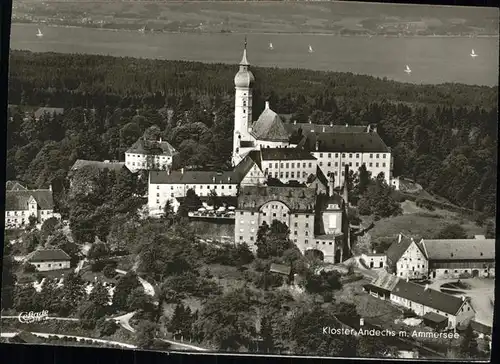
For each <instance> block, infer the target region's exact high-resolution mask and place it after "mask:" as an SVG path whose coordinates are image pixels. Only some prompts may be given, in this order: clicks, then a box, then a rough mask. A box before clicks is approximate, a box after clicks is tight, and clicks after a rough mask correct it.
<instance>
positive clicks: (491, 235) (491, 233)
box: [484, 221, 496, 239]
mask: <svg viewBox="0 0 500 364" xmlns="http://www.w3.org/2000/svg"><path fill="white" fill-rule="evenodd" d="M484 235H485V237H486V239H495V236H496V233H495V223H494V222H493V221H488V223H487V224H486V228H485V233H484Z"/></svg>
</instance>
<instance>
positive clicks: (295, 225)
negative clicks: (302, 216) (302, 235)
mask: <svg viewBox="0 0 500 364" xmlns="http://www.w3.org/2000/svg"><path fill="white" fill-rule="evenodd" d="M295 216H297V215H295ZM293 226H294V227H297V226H299V224H297V223H295V224H293Z"/></svg>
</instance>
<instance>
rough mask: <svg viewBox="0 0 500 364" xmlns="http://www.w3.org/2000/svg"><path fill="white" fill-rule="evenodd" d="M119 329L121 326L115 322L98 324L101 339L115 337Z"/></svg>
mask: <svg viewBox="0 0 500 364" xmlns="http://www.w3.org/2000/svg"><path fill="white" fill-rule="evenodd" d="M119 327H120V326H119V325H118V324H117V323H116V322H115V321H114V320H99V322H98V323H97V328H98V329H99V336H100V337H104V336H111V335H113V334H114V333H115V332H116V331H117V330H118V329H119Z"/></svg>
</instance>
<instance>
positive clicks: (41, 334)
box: [0, 331, 137, 349]
mask: <svg viewBox="0 0 500 364" xmlns="http://www.w3.org/2000/svg"><path fill="white" fill-rule="evenodd" d="M17 334H18V333H17V332H2V333H1V334H0V336H1V337H5V338H12V337H14V336H16V335H17ZM30 334H32V335H35V336H38V337H43V338H48V337H49V336H57V337H59V338H63V337H67V338H75V339H77V340H78V341H81V340H92V341H93V342H95V343H101V344H112V345H117V346H121V347H124V348H128V349H135V348H137V346H135V345H131V344H125V343H121V342H118V341H111V340H103V339H94V338H93V337H85V336H75V335H65V334H54V333H48V332H33V331H30Z"/></svg>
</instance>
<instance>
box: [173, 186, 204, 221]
mask: <svg viewBox="0 0 500 364" xmlns="http://www.w3.org/2000/svg"><path fill="white" fill-rule="evenodd" d="M202 206H203V204H202V203H201V200H200V198H199V197H198V195H197V194H196V192H195V191H194V190H193V189H192V188H190V189H189V190H187V192H186V197H184V199H183V200H182V203H181V205H180V206H179V209H181V208H183V209H185V210H187V211H196V210H198V209H199V208H200V207H202ZM178 213H179V212H178ZM181 216H182V215H181ZM186 216H187V215H186Z"/></svg>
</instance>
